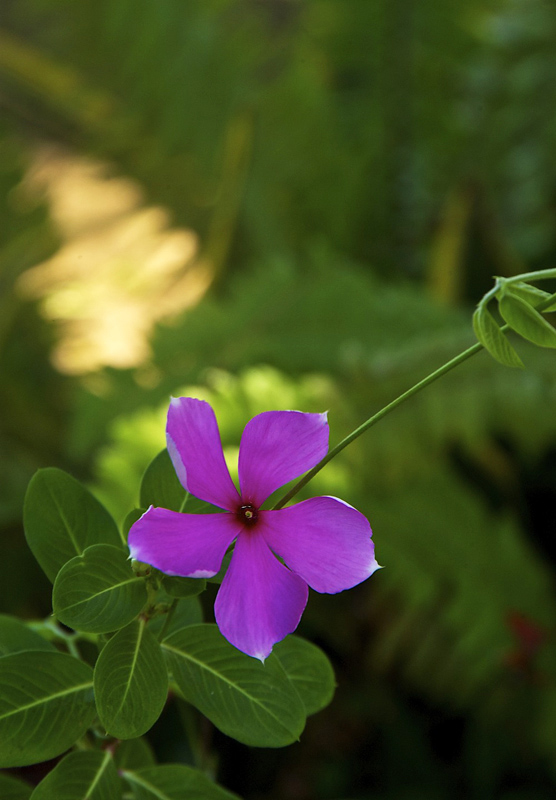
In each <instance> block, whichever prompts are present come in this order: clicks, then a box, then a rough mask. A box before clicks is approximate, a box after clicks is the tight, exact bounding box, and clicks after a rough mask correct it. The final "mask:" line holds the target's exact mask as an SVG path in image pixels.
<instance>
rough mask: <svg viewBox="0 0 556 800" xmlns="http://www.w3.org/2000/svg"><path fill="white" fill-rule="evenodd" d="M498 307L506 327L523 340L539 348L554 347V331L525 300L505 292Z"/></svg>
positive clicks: (555, 332)
mask: <svg viewBox="0 0 556 800" xmlns="http://www.w3.org/2000/svg"><path fill="white" fill-rule="evenodd" d="M498 307H499V309H500V314H501V315H502V317H503V318H504V319H505V320H506V322H507V323H508V325H509V326H510V327H511V328H513V330H514V331H515V332H516V333H519V335H520V336H523V338H524V339H527V340H528V341H529V342H533V344H536V345H538V346H539V347H556V330H555V329H554V328H553V327H552V325H551V324H550V323H549V322H548V321H547V320H546V319H545V318H544V317H543V316H542V315H541V314H539V312H538V311H535V309H534V308H533V307H532V306H530V305H529V303H528V302H527V301H526V300H523V299H522V298H521V297H518V296H517V295H515V294H512V293H510V292H509V291H507V290H506V291H505V292H504V293H503V294H502V297H501V298H500V301H499V303H498Z"/></svg>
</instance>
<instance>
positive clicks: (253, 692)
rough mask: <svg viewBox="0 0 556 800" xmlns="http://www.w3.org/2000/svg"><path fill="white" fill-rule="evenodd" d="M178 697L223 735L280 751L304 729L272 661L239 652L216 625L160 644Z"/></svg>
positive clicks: (301, 711)
mask: <svg viewBox="0 0 556 800" xmlns="http://www.w3.org/2000/svg"><path fill="white" fill-rule="evenodd" d="M162 649H163V651H164V653H165V655H166V657H167V659H168V664H169V666H170V669H171V671H172V675H173V677H174V680H175V682H176V684H177V686H178V688H179V690H180V693H181V694H182V696H183V697H184V698H185V699H186V700H187V701H188V702H189V703H191V704H192V705H194V706H195V707H196V708H198V709H199V711H201V712H202V713H203V714H204V715H205V716H206V717H208V718H209V719H210V720H211V722H213V723H214V725H216V727H217V728H220V730H221V731H223V732H224V733H226V734H227V735H228V736H232V737H233V738H234V739H237V740H238V741H239V742H243V743H244V744H248V745H251V746H253V747H283V746H284V745H287V744H291V743H292V742H295V741H296V740H297V739H298V738H299V736H300V734H301V731H302V730H303V728H304V726H305V719H306V714H305V708H304V706H303V702H302V701H301V698H300V697H299V694H298V693H297V690H296V689H295V688H294V686H293V684H292V683H291V681H290V680H289V679H288V677H287V675H286V674H285V672H284V670H283V668H282V666H281V665H280V662H279V661H278V660H277V659H273V658H268V659H267V661H266V663H265V664H262V663H261V662H260V661H257V660H256V659H254V658H250V657H249V656H246V655H245V654H244V653H240V651H239V650H236V648H235V647H232V645H231V644H229V643H228V642H227V641H226V640H225V639H224V637H223V636H222V634H221V633H220V631H219V630H218V628H217V627H216V625H209V624H204V625H192V626H190V627H188V628H183V629H182V630H179V631H176V633H173V634H172V635H171V636H169V637H168V638H167V639H165V640H164V641H163V642H162Z"/></svg>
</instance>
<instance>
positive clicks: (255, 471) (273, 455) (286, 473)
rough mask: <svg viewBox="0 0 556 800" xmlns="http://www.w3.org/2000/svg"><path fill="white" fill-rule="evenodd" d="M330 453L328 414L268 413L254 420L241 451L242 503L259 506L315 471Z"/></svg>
mask: <svg viewBox="0 0 556 800" xmlns="http://www.w3.org/2000/svg"><path fill="white" fill-rule="evenodd" d="M327 451H328V422H327V420H326V413H325V414H304V413H302V412H301V411H265V412H264V413H263V414H259V415H258V416H256V417H253V419H252V420H250V422H248V423H247V425H246V427H245V430H244V431H243V436H242V437H241V444H240V448H239V483H240V487H241V495H242V499H243V501H244V502H249V503H253V505H255V506H260V505H261V503H263V502H264V501H265V500H266V498H267V497H268V496H269V495H271V494H272V492H274V491H275V490H276V489H278V488H280V486H283V485H284V484H285V483H287V482H288V481H291V480H292V479H293V478H298V477H299V476H300V475H302V474H303V473H304V472H307V470H309V469H311V467H314V466H315V464H317V463H318V462H319V461H320V460H321V458H323V457H324V456H325V455H326V453H327Z"/></svg>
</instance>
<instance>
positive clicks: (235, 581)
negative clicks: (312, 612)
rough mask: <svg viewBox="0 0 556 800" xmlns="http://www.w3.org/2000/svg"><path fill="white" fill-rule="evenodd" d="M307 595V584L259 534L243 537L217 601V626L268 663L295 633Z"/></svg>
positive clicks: (237, 545)
mask: <svg viewBox="0 0 556 800" xmlns="http://www.w3.org/2000/svg"><path fill="white" fill-rule="evenodd" d="M308 593H309V590H308V589H307V584H306V583H305V581H303V580H302V579H301V578H300V577H299V576H298V575H294V573H293V572H290V570H289V569H287V568H286V567H285V566H284V565H283V564H281V563H280V562H279V561H278V559H277V558H276V557H275V556H274V555H273V554H272V553H271V552H270V550H269V549H268V546H267V545H266V543H265V541H264V539H263V537H262V536H260V535H258V532H257V531H255V530H253V531H243V532H242V534H241V535H240V536H239V537H238V540H237V542H236V546H235V550H234V554H233V556H232V560H231V562H230V566H229V567H228V572H227V573H226V577H225V578H224V581H223V582H222V586H221V587H220V590H219V592H218V595H217V598H216V603H215V605H214V613H215V617H216V622H217V623H218V627H219V628H220V632H221V633H222V635H223V636H225V637H226V639H227V640H228V641H229V642H231V643H232V644H233V645H234V647H237V648H238V650H242V651H243V652H244V653H247V655H249V656H253V657H254V658H259V659H260V660H261V661H264V660H265V658H266V657H267V656H268V655H269V654H270V651H271V650H272V646H273V645H274V644H275V643H276V642H279V641H280V640H281V639H283V638H284V636H287V634H288V633H292V631H294V630H295V629H296V628H297V626H298V624H299V620H300V619H301V615H302V614H303V610H304V608H305V606H306V604H307V597H308Z"/></svg>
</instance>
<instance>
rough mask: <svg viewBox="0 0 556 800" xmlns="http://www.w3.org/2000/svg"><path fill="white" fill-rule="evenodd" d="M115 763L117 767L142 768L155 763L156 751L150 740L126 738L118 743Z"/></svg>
mask: <svg viewBox="0 0 556 800" xmlns="http://www.w3.org/2000/svg"><path fill="white" fill-rule="evenodd" d="M114 763H115V765H116V768H117V769H119V770H120V769H142V768H143V767H150V766H151V765H153V764H154V763H155V757H154V753H153V751H152V749H151V746H150V744H149V743H148V741H147V740H146V739H145V738H144V737H141V738H140V739H125V740H124V741H123V742H120V743H119V744H118V747H117V749H116V752H115V753H114Z"/></svg>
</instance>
